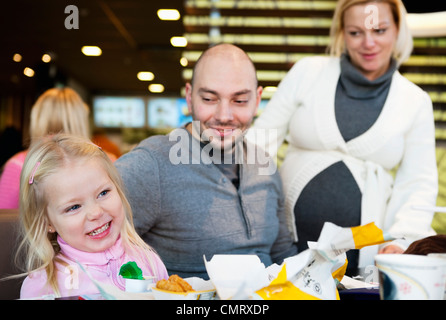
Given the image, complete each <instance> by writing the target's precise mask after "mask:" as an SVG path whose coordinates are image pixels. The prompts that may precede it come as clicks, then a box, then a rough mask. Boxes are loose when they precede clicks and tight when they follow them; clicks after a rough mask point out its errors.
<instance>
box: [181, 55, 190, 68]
mask: <svg viewBox="0 0 446 320" xmlns="http://www.w3.org/2000/svg"><path fill="white" fill-rule="evenodd" d="M180 64H181V65H182V66H183V67H187V65H188V64H189V61H188V60H187V58H186V57H181V59H180Z"/></svg>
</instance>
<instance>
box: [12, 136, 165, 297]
mask: <svg viewBox="0 0 446 320" xmlns="http://www.w3.org/2000/svg"><path fill="white" fill-rule="evenodd" d="M20 189H21V190H20V211H21V223H22V227H23V232H24V238H23V241H22V243H21V246H20V248H21V249H24V250H25V251H26V257H27V264H26V269H27V273H28V277H27V278H26V279H25V280H24V282H23V285H22V289H21V298H31V297H41V296H43V295H48V294H55V295H56V296H76V295H81V294H95V293H98V290H97V288H96V287H95V285H94V284H93V282H92V281H90V280H89V278H88V276H87V275H86V274H85V273H84V272H82V271H80V269H78V265H77V263H80V264H82V265H83V266H84V268H86V269H87V270H88V272H89V273H90V274H91V275H92V276H93V278H94V279H95V280H97V281H100V282H103V283H107V284H113V285H115V286H117V287H118V288H120V289H122V290H123V289H124V288H125V283H124V279H122V278H121V277H120V276H118V274H119V270H120V267H121V266H122V265H123V264H125V263H126V262H128V261H135V262H136V263H137V264H138V266H139V267H140V268H141V269H142V271H143V274H144V275H145V276H155V281H157V280H159V279H163V278H167V272H166V268H165V266H164V264H163V262H162V261H161V259H160V258H159V256H158V255H157V254H156V253H155V252H154V250H153V249H152V248H151V247H149V246H148V245H147V244H146V243H145V242H144V241H143V240H141V238H140V237H139V236H138V235H137V233H136V231H135V229H134V227H133V221H132V213H131V208H130V205H129V203H128V201H127V199H126V197H125V195H124V192H123V187H122V182H121V179H120V176H119V173H118V172H117V171H116V169H115V167H114V165H113V163H112V162H111V161H110V159H109V158H108V156H107V155H106V154H105V153H104V152H103V151H102V150H101V149H100V148H99V147H97V146H96V145H94V144H92V143H91V142H90V140H88V139H85V138H81V137H76V136H71V135H65V134H60V135H54V136H51V137H48V138H44V139H41V140H39V141H37V142H36V143H34V144H33V145H32V146H31V148H30V150H29V152H28V155H27V157H26V160H25V164H24V167H23V170H22V175H21V187H20Z"/></svg>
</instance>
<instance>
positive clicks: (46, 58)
mask: <svg viewBox="0 0 446 320" xmlns="http://www.w3.org/2000/svg"><path fill="white" fill-rule="evenodd" d="M42 61H43V62H45V63H48V62H50V61H51V56H50V55H49V54H48V53H45V54H44V55H43V56H42Z"/></svg>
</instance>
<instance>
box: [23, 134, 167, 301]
mask: <svg viewBox="0 0 446 320" xmlns="http://www.w3.org/2000/svg"><path fill="white" fill-rule="evenodd" d="M94 159H95V160H98V161H99V163H101V165H102V166H103V167H104V169H105V171H106V172H107V173H108V176H109V178H110V180H111V181H112V182H113V183H114V184H115V186H116V189H117V191H118V193H119V196H120V198H121V200H122V204H123V207H124V210H125V219H124V223H123V227H122V230H121V239H122V243H123V245H124V249H125V250H126V252H127V253H130V254H136V255H138V256H141V257H145V258H146V260H147V262H148V263H149V265H150V268H151V270H152V272H153V273H154V275H155V276H157V277H159V276H160V273H159V272H158V270H157V269H156V268H155V266H154V264H153V263H152V261H151V259H150V258H149V255H148V253H149V251H152V252H154V250H153V249H152V248H151V247H150V246H149V245H147V244H146V243H145V242H144V241H143V240H142V239H141V238H140V237H139V235H138V234H137V233H136V231H135V228H134V225H133V218H132V211H131V207H130V204H129V202H128V200H127V198H126V196H125V193H124V188H123V182H122V180H121V177H120V175H119V172H118V171H117V169H116V168H115V166H114V165H113V163H112V162H111V160H110V158H109V157H108V156H107V155H106V154H105V153H104V152H103V151H102V150H101V149H100V148H99V147H98V146H96V145H94V144H93V143H92V142H91V141H90V140H89V139H87V138H84V137H80V136H74V135H69V134H57V135H53V136H47V137H44V138H41V139H38V140H36V141H35V142H33V143H32V145H31V147H30V149H29V152H28V154H27V156H26V159H25V163H24V166H23V169H22V173H21V178H20V220H21V227H22V233H23V234H22V236H23V240H22V242H21V243H20V246H19V252H18V253H17V257H20V256H23V257H26V261H25V266H26V272H27V274H30V273H31V272H33V271H36V270H40V269H45V270H46V274H47V278H48V284H49V285H50V286H51V287H52V289H53V290H54V292H55V293H56V294H57V295H58V294H59V290H58V284H57V277H56V266H55V262H61V261H60V260H58V259H57V258H56V255H57V254H58V253H59V251H60V248H59V245H58V243H57V239H56V238H57V234H55V233H48V225H49V222H50V221H49V218H48V213H47V209H46V208H47V206H48V202H47V196H46V194H45V190H43V185H42V182H43V181H44V180H45V179H46V178H47V177H49V176H50V175H51V174H53V173H55V172H57V170H59V169H60V168H62V167H63V166H64V165H65V163H66V162H67V161H89V160H94ZM37 163H40V164H39V165H37ZM31 178H32V180H30V179H31ZM22 251H25V254H23V255H22V254H21V252H22ZM143 252H146V253H147V254H145V255H144V253H143Z"/></svg>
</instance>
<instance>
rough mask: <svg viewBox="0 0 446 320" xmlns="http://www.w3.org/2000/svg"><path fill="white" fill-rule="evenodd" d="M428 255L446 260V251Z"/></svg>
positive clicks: (444, 298)
mask: <svg viewBox="0 0 446 320" xmlns="http://www.w3.org/2000/svg"><path fill="white" fill-rule="evenodd" d="M427 256H428V257H432V258H440V259H445V260H446V253H429V254H428V255H427ZM443 300H446V283H445V285H444V295H443Z"/></svg>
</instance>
